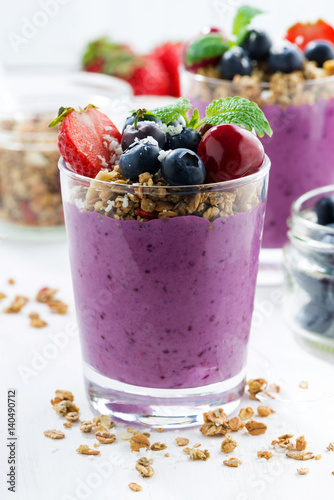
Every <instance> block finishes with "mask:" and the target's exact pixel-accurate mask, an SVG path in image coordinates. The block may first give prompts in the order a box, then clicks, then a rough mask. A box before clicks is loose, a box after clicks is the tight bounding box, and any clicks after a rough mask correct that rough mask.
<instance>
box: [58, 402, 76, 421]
mask: <svg viewBox="0 0 334 500" xmlns="http://www.w3.org/2000/svg"><path fill="white" fill-rule="evenodd" d="M53 408H54V410H55V411H56V413H57V415H60V416H61V417H65V416H66V415H67V414H68V413H71V412H78V411H79V408H78V407H77V406H75V404H74V403H73V402H72V401H68V400H67V399H64V400H63V401H60V402H59V403H56V404H54V405H53Z"/></svg>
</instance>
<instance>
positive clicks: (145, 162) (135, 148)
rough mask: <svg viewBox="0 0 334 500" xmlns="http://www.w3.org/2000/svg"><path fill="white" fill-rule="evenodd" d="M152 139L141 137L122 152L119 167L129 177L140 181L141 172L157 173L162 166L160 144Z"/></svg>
mask: <svg viewBox="0 0 334 500" xmlns="http://www.w3.org/2000/svg"><path fill="white" fill-rule="evenodd" d="M152 142H153V141H151V140H150V139H141V140H139V141H136V142H133V143H132V144H131V145H130V146H129V147H128V148H127V149H126V150H125V151H124V153H122V154H121V156H120V159H119V168H120V170H121V172H122V174H123V175H124V177H126V178H127V179H130V180H131V181H138V177H139V175H140V174H143V173H144V172H150V173H151V174H155V173H156V172H157V171H158V170H159V168H160V161H159V160H158V156H159V153H160V149H159V146H158V144H156V143H155V144H153V143H152Z"/></svg>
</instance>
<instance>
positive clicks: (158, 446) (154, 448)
mask: <svg viewBox="0 0 334 500" xmlns="http://www.w3.org/2000/svg"><path fill="white" fill-rule="evenodd" d="M166 448H167V445H166V444H165V443H160V441H157V442H156V443H153V444H152V445H151V450H152V451H160V450H165V449H166Z"/></svg>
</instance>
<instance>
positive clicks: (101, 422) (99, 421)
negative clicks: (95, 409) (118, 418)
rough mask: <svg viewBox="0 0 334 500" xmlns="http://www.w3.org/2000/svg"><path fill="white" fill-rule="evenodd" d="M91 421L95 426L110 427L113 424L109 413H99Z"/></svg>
mask: <svg viewBox="0 0 334 500" xmlns="http://www.w3.org/2000/svg"><path fill="white" fill-rule="evenodd" d="M93 423H94V425H96V428H97V429H99V428H100V427H104V428H105V429H107V430H108V429H112V427H114V426H115V422H113V421H112V420H111V417H110V416H109V415H100V416H99V417H94V418H93Z"/></svg>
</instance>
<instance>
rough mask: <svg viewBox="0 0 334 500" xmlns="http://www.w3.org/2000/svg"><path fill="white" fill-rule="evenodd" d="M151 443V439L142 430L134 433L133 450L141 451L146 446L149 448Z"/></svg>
mask: <svg viewBox="0 0 334 500" xmlns="http://www.w3.org/2000/svg"><path fill="white" fill-rule="evenodd" d="M150 444H151V443H150V441H149V439H148V438H147V437H146V436H144V434H142V433H141V432H139V433H138V434H134V435H133V436H132V437H131V439H130V447H131V451H139V450H140V449H141V448H146V449H147V450H148V449H149V447H150Z"/></svg>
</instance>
